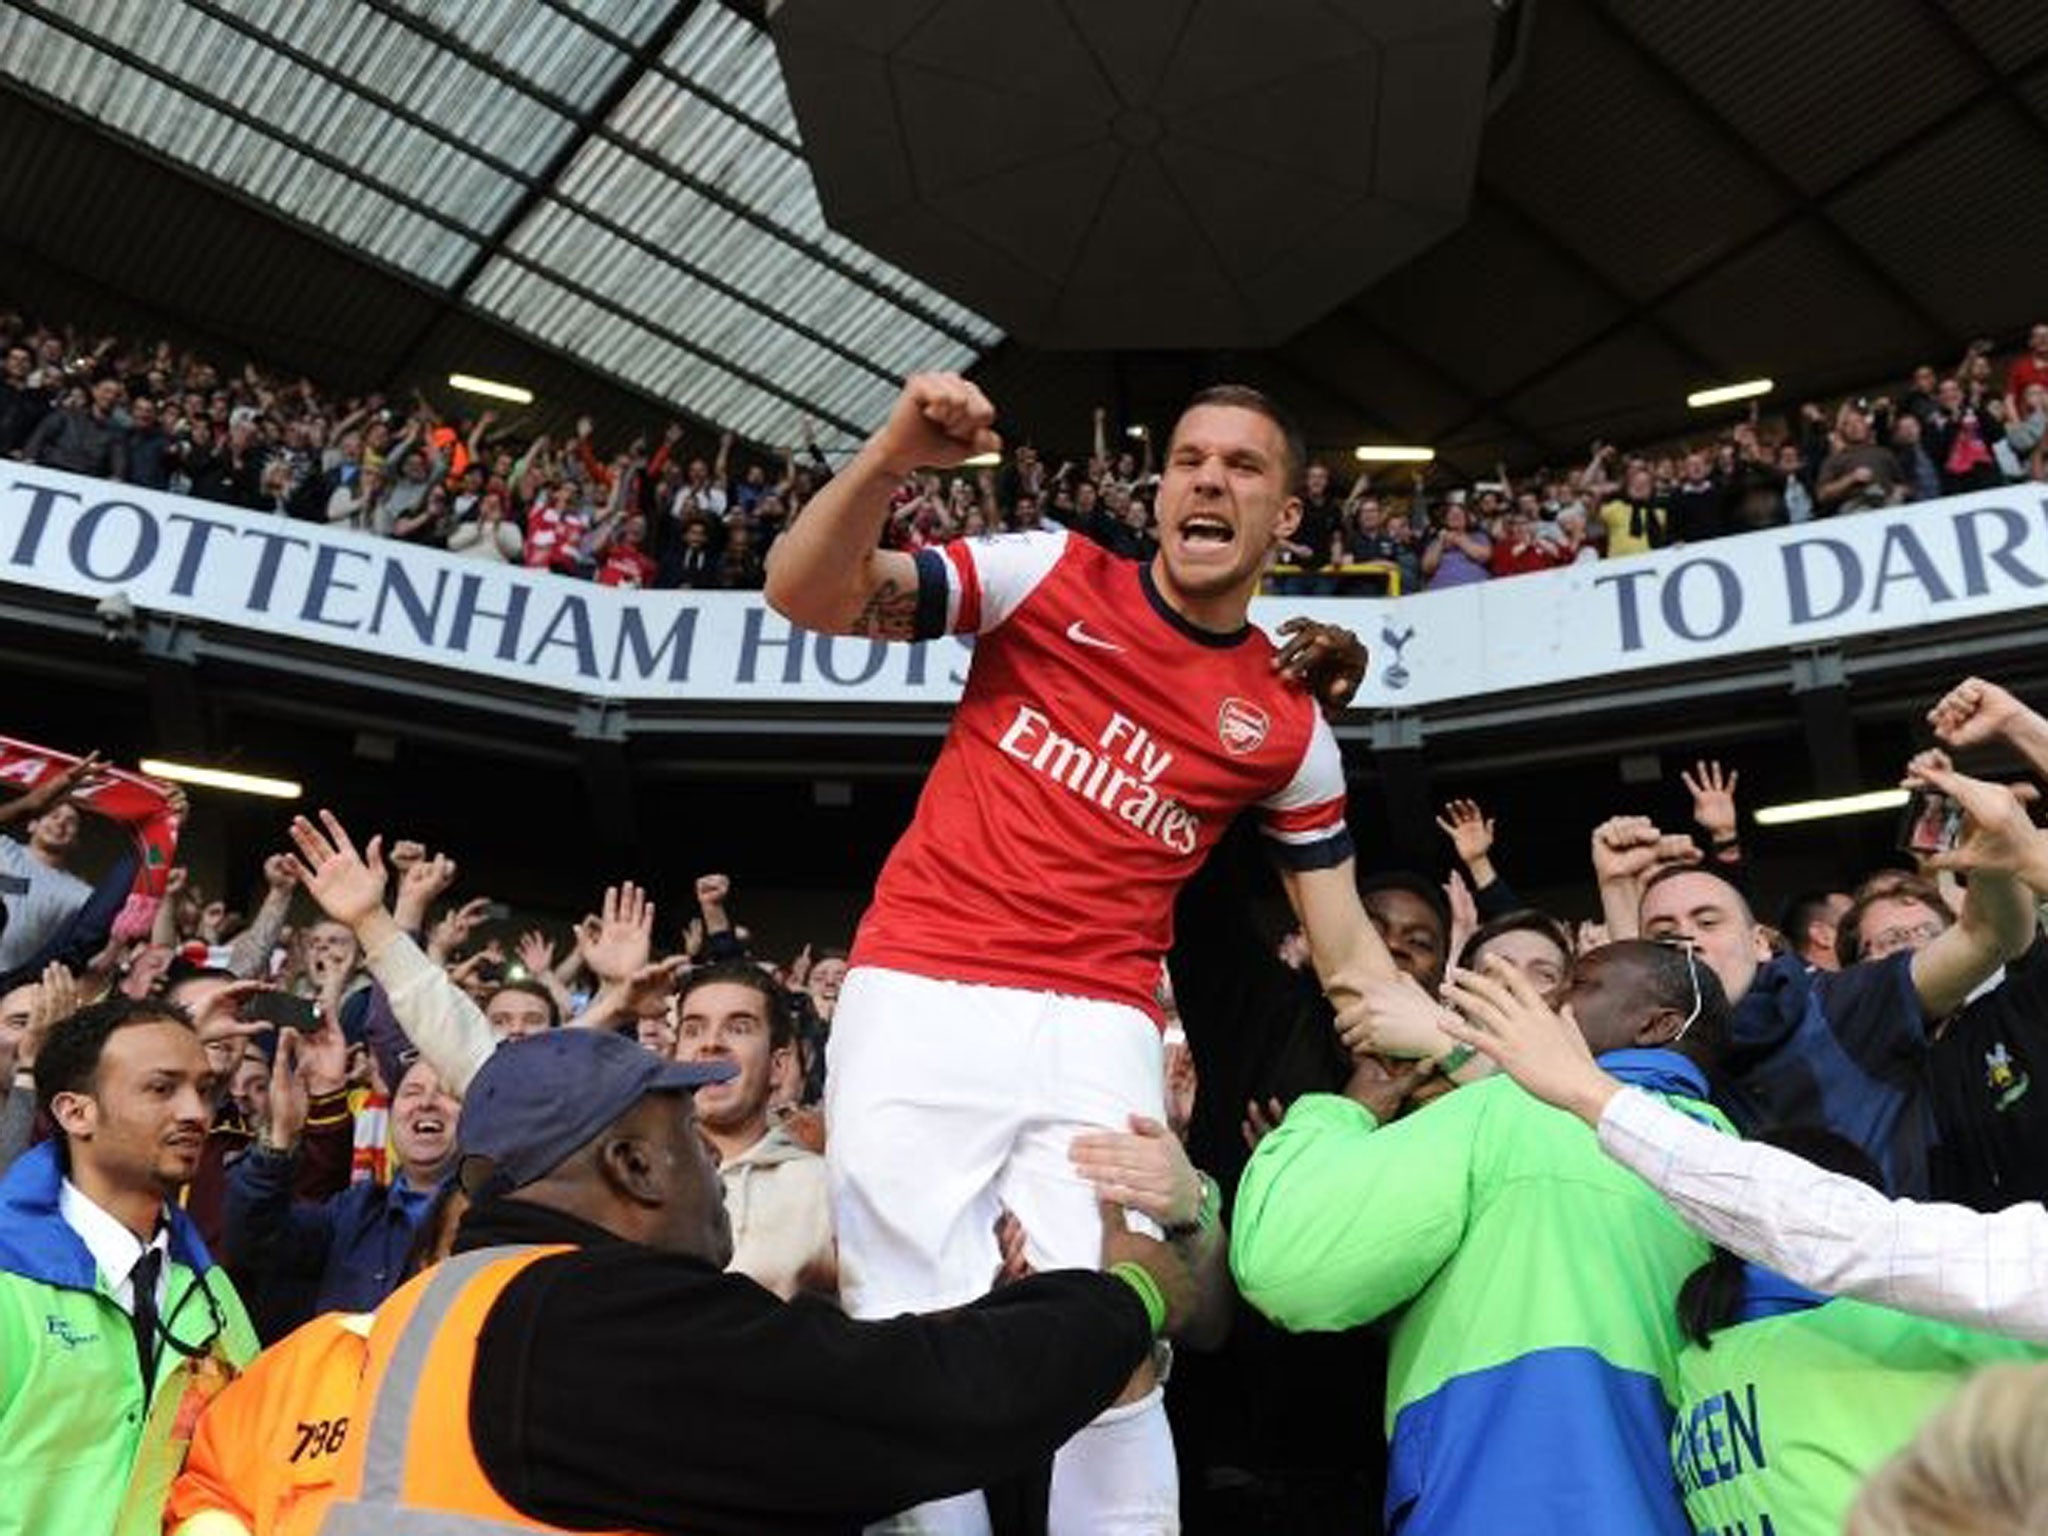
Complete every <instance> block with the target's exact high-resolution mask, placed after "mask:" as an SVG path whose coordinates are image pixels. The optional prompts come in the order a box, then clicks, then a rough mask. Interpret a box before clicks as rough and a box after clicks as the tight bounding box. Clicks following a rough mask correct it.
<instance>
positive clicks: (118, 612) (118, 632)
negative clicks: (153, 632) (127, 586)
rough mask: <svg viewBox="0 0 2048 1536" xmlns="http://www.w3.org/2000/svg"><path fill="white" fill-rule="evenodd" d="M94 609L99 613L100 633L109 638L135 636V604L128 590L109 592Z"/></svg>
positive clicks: (130, 637)
mask: <svg viewBox="0 0 2048 1536" xmlns="http://www.w3.org/2000/svg"><path fill="white" fill-rule="evenodd" d="M92 611H93V612H94V613H95V614H96V615H98V617H99V621H100V633H101V634H102V635H104V636H105V637H106V638H107V639H109V640H133V639H134V638H135V604H134V602H133V601H131V600H130V598H129V596H128V594H127V593H126V592H109V593H108V594H107V595H106V596H105V597H103V598H101V599H100V600H99V601H98V602H97V603H95V604H93V609H92Z"/></svg>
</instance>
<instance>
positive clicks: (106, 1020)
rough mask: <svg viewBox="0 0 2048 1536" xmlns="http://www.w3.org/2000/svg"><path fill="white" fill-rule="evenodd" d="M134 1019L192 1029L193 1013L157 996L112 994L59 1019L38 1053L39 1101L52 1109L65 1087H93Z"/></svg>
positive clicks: (82, 1089) (88, 1089)
mask: <svg viewBox="0 0 2048 1536" xmlns="http://www.w3.org/2000/svg"><path fill="white" fill-rule="evenodd" d="M131 1024H180V1025H183V1026H184V1027H185V1028H186V1029H191V1028H192V1027H193V1026H192V1015H191V1014H189V1013H187V1012H186V1011H185V1010H184V1009H183V1008H180V1007H179V1006H178V1005H177V1004H176V1003H167V1002H165V1001H164V1000H163V999H162V998H157V997H125V996H123V995H122V994H120V993H118V992H116V993H115V994H114V995H113V996H112V997H109V998H106V999H104V1000H102V1001H100V1002H97V1003H89V1004H87V1005H86V1006H85V1007H83V1008H81V1009H79V1010H78V1011H77V1012H76V1013H74V1014H72V1015H70V1016H69V1017H68V1018H62V1019H59V1020H58V1021H57V1022H56V1024H55V1026H54V1027H52V1029H51V1030H50V1037H49V1039H47V1040H45V1041H44V1042H43V1048H42V1049H41V1050H40V1051H38V1052H37V1053H36V1068H35V1072H36V1102H37V1103H38V1104H39V1105H41V1106H42V1107H43V1109H44V1110H45V1111H47V1110H48V1109H49V1107H50V1104H51V1102H52V1101H53V1100H54V1099H55V1098H56V1097H57V1095H58V1094H60V1093H91V1092H92V1091H93V1086H94V1083H95V1081H96V1079H97V1078H98V1077H99V1071H100V1056H101V1054H102V1053H103V1052H104V1051H105V1050H106V1048H107V1041H108V1040H109V1039H110V1038H112V1036H113V1034H114V1032H115V1031H116V1030H121V1029H126V1028H127V1027H128V1026H129V1025H131Z"/></svg>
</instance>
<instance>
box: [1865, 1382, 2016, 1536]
mask: <svg viewBox="0 0 2048 1536" xmlns="http://www.w3.org/2000/svg"><path fill="white" fill-rule="evenodd" d="M2036 1531H2048V1365H1994V1366H1989V1367H1987V1368H1985V1369H1984V1370H1982V1371H1979V1372H1978V1373H1977V1374H1976V1375H1975V1376H1973V1377H1971V1378H1970V1380H1969V1383H1968V1384H1967V1385H1966V1386H1964V1388H1963V1389H1962V1390H1961V1391H1960V1392H1958V1393H1957V1394H1956V1395H1955V1396H1954V1397H1953V1398H1951V1399H1949V1401H1948V1403H1947V1404H1946V1405H1945V1406H1944V1407H1943V1408H1942V1409H1941V1411H1940V1412H1938V1413H1936V1414H1935V1415H1934V1417H1933V1418H1931V1419H1929V1420H1928V1421H1927V1422H1926V1423H1925V1424H1923V1425H1922V1426H1921V1428H1920V1433H1919V1434H1917V1435H1915V1436H1914V1437H1913V1441H1912V1443H1911V1444H1910V1445H1908V1446H1907V1447H1906V1448H1905V1449H1904V1450H1902V1451H1900V1452H1899V1453H1898V1454H1897V1455H1896V1456H1894V1457H1892V1459H1891V1460H1890V1461H1888V1462H1886V1463H1885V1464H1884V1465H1883V1466H1881V1467H1879V1468H1878V1469H1877V1471H1876V1472H1875V1473H1873V1474H1872V1475H1871V1477H1870V1479H1869V1481H1867V1482H1866V1483H1864V1485H1863V1491H1862V1492H1861V1493H1860V1494H1858V1495H1857V1498H1856V1503H1855V1505H1854V1506H1853V1507H1852V1508H1851V1509H1850V1511H1849V1524H1848V1536H2029V1533H2031V1532H2036Z"/></svg>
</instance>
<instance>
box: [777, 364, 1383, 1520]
mask: <svg viewBox="0 0 2048 1536" xmlns="http://www.w3.org/2000/svg"><path fill="white" fill-rule="evenodd" d="M994 421H995V410H994V408H993V407H992V406H991V405H990V403H989V401H988V400H987V398H986V397H984V396H983V394H982V393H981V391H980V390H979V389H978V388H976V387H975V386H974V385H973V384H972V383H970V382H968V381H967V380H966V379H964V378H961V377H959V376H957V375H953V374H921V375H917V376H914V377H912V378H911V379H910V380H908V381H907V382H906V384H905V386H904V388H903V392H902V394H901V396H900V397H899V398H898V400H897V402H896V404H895V406H894V408H893V409H892V411H891V413H890V416H889V419H888V421H887V422H886V423H884V424H883V426H882V427H881V428H880V429H879V430H878V431H877V432H876V433H875V434H874V436H873V437H871V438H870V439H869V440H868V441H867V442H866V443H865V444H864V445H863V446H862V448H861V449H860V451H859V452H858V454H856V456H855V457H854V459H853V460H852V462H851V463H850V464H848V465H847V467H846V468H845V469H843V470H842V471H841V472H840V473H839V474H837V475H835V476H834V477H833V478H832V480H831V481H830V482H829V483H828V484H827V485H826V486H825V488H824V489H823V490H821V491H820V492H819V493H818V494H817V496H816V497H814V498H813V499H812V500H811V502H810V503H809V504H808V505H807V506H806V507H805V508H804V511H803V514H802V516H801V517H799V518H798V519H797V521H796V522H795V524H794V525H793V526H792V527H791V528H790V530H789V532H788V533H786V534H785V535H784V536H783V537H782V538H781V539H779V540H777V541H776V543H775V546H774V548H773V549H772V551H771V552H770V555H769V560H768V582H767V597H768V601H769V602H770V603H771V604H772V605H773V606H774V607H775V608H776V609H777V610H778V611H779V612H781V613H782V614H784V615H785V616H787V617H788V618H789V619H790V620H792V621H793V622H794V623H796V624H799V625H801V626H803V627H805V628H807V629H811V630H816V631H820V632H826V633H834V634H849V635H866V636H870V637H872V638H876V639H882V640H904V641H909V640H926V639H932V638H936V637H938V636H940V635H944V634H947V633H957V634H972V635H975V636H977V637H978V638H977V640H976V642H975V649H974V660H973V664H972V666H971V668H970V670H969V673H968V678H967V685H966V690H965V693H964V695H963V697H962V699H961V701H960V705H959V708H958V711H957V713H956V714H955V716H954V720H953V724H952V728H951V731H950V733H949V734H948V736H947V739H946V743H945V746H944V748H943V749H942V750H941V752H940V754H939V758H938V761H937V763H936V764H935V765H934V767H933V769H932V771H931V775H930V777H929V779H928V780H927V782H926V785H925V788H924V792H923V794H922V796H921V798H920V800H919V802H918V807H917V813H916V815H915V817H914V818H913V820H912V823H911V825H910V827H909V829H908V830H907V831H906V832H905V833H904V835H903V837H902V839H901V840H900V841H899V842H898V843H897V845H896V847H895V850H894V851H893V852H892V853H891V855H890V857H889V860H888V863H887V865H886V866H885V867H884V869H883V871H882V875H881V878H880V879H879V880H878V882H877V883H876V887H875V894H874V900H873V903H872V905H871V906H870V907H869V909H868V911H867V913H866V915H865V916H864V917H863V919H862V921H861V926H860V931H859V935H858V937H857V939H856V941H855V944H854V951H853V957H852V965H851V969H850V970H849V972H848V974H847V978H846V983H845V987H844V989H843V990H842V992H841V994H840V998H839V1006H838V1013H837V1016H836V1018H835V1019H834V1022H833V1030H832V1071H831V1074H830V1076H829V1077H828V1079H827V1083H826V1114H827V1121H828V1124H829V1126H830V1136H829V1138H828V1141H827V1157H828V1159H829V1163H830V1173H831V1183H832V1191H833V1204H834V1210H835V1215H836V1217H837V1221H838V1231H839V1251H840V1272H841V1287H842V1299H843V1301H844V1303H845V1305H846V1307H847V1310H848V1311H849V1312H850V1313H852V1314H853V1315H854V1316H857V1317H888V1316H893V1315H895V1314H897V1313H900V1312H905V1311H932V1310H936V1309H940V1308H945V1307H951V1306H956V1305H959V1304H960V1303H962V1302H965V1301H967V1300H970V1299H972V1298H973V1297H975V1296H978V1295H980V1294H982V1293H983V1292H985V1291H986V1290H987V1289H988V1286H989V1282H990V1277H991V1275H992V1274H993V1273H994V1271H995V1269H996V1264H997V1248H996V1240H995V1237H994V1227H995V1223H996V1220H997V1218H998V1216H999V1214H1000V1212H1001V1211H1002V1210H1003V1209H1004V1208H1007V1209H1008V1210H1010V1211H1012V1212H1014V1213H1015V1215H1016V1216H1017V1218H1018V1220H1019V1221H1020V1222H1021V1223H1022V1226H1023V1228H1024V1230H1025V1232H1026V1233H1027V1234H1028V1235H1029V1243H1030V1249H1029V1257H1030V1259H1031V1261H1032V1263H1033V1264H1034V1265H1035V1266H1037V1267H1042V1268H1054V1267H1076V1266H1088V1267H1094V1266H1095V1265H1096V1264H1097V1262H1098V1260H1099V1257H1100V1247H1101V1232H1102V1228H1101V1219H1100V1217H1099V1215H1098V1213H1097V1208H1096V1204H1095V1198H1094V1195H1093V1193H1092V1191H1091V1189H1090V1187H1089V1186H1088V1185H1087V1184H1086V1183H1084V1182H1083V1181H1082V1180H1081V1179H1080V1178H1079V1177H1078V1176H1077V1174H1076V1173H1075V1171H1074V1170H1073V1168H1072V1166H1071V1164H1070V1162H1069V1159H1068V1145H1069V1143H1070V1142H1071V1141H1072V1140H1073V1138H1074V1137H1075V1136H1076V1135H1078V1134H1081V1133H1083V1132H1086V1131H1093V1130H1100V1129H1105V1128H1106V1129H1110V1130H1115V1131H1123V1130H1126V1129H1127V1128H1128V1127H1129V1123H1130V1117H1131V1116H1132V1115H1134V1114H1138V1115H1145V1116H1148V1117H1151V1118H1152V1119H1154V1120H1163V1119H1164V1118H1165V1114H1164V1105H1163V1102H1162V1101H1163V1084H1162V1071H1161V1042H1160V1034H1159V1014H1158V1008H1157V1004H1156V1002H1155V1000H1154V993H1155V988H1156V985H1157V982H1158V978H1159V973H1160V964H1161V960H1162V958H1163V956H1164V955H1165V954H1166V951H1167V949H1168V947H1169V945H1170V943H1171V940H1172V914H1173V902H1174V897H1175V895H1176V893H1177V892H1178V890H1179V888H1180V886H1181V885H1182V883H1183V882H1184V881H1186V880H1187V879H1188V877H1189V876H1190V875H1191V874H1193V873H1194V871H1195V870H1196V868H1197V867H1198V866H1199V865H1200V863H1201V861H1202V860H1203V858H1204V857H1205V856H1206V855H1207V853H1208V850H1209V849H1210V847H1211V846H1212V845H1213V844H1214V843H1215V841H1216V839H1217V838H1218V837H1219V836H1220V835H1221V834H1222V832H1223V831H1224V829H1225V828H1226V827H1227V826H1228V824H1229V823H1230V821H1231V820H1232V819H1233V818H1234V817H1235V816H1236V815H1237V814H1238V813H1239V812H1240V811H1244V810H1252V811H1253V812H1254V813H1255V814H1256V815H1257V816H1258V818H1259V820H1260V825H1261V827H1262V829H1263V831H1264V832H1265V834H1266V837H1267V839H1268V843H1269V846H1270V848H1271V850H1272V853H1273V855H1274V858H1275V860H1276V861H1277V863H1278V865H1279V867H1280V870H1281V876H1282V883H1283V885H1284V887H1285V889H1286V891H1287V895H1288V898H1289V900H1290V901H1291V902H1292V903H1293V905H1294V908H1295V911H1296V913H1297V915H1298V916H1299V918H1300V920H1301V923H1302V927H1303V930H1304V931H1305V933H1306V934H1307V936H1308V940H1309V944H1310V948H1311V952H1312V956H1313V960H1314V964H1315V968H1316V972H1317V975H1318V977H1319V979H1320V980H1321V983H1322V985H1323V988H1324V990H1325V991H1326V992H1327V993H1328V994H1329V996H1330V997H1331V999H1332V1001H1333V1002H1334V1003H1335V1004H1337V1006H1338V1007H1339V1009H1340V1011H1341V1010H1342V1009H1343V1008H1344V1007H1345V1006H1346V1005H1347V1004H1350V1003H1352V1002H1354V1001H1355V1000H1356V998H1357V996H1358V994H1359V991H1360V989H1361V988H1362V986H1363V985H1364V984H1365V982H1367V981H1368V980H1369V979H1371V978H1373V977H1375V976H1390V975H1391V974H1392V970H1393V967H1392V962H1391V961H1390V960H1389V959H1388V957H1387V954H1386V951H1385V949H1384V948H1383V947H1382V945H1381V944H1380V941H1379V939H1378V936H1377V935H1376V934H1375V932H1374V930H1373V928H1372V925H1371V923H1370V921H1369V920H1368V919H1367V917H1366V915H1365V912H1364V909H1363V907H1362V906H1361V904H1360V902H1359V899H1358V892H1357V885H1356V882H1355V879H1354V872H1353V858H1352V846H1351V839H1350V835H1349V833H1348V831H1347V829H1346V825H1345V815H1344V809H1345V805H1344V799H1345V797H1344V774H1343V766H1342V762H1341V760H1340V757H1339V754H1338V748H1337V743H1336V739H1335V737H1334V736H1333V735H1332V734H1331V732H1330V729H1329V727H1328V725H1327V724H1325V723H1324V721H1323V719H1322V716H1321V714H1320V713H1319V711H1318V710H1317V708H1316V705H1315V702H1314V700H1313V699H1312V698H1311V697H1310V696H1309V694H1308V693H1307V692H1306V691H1304V690H1303V689H1301V688H1299V687H1298V686H1296V685H1294V684H1293V683H1291V682H1289V681H1288V680H1287V679H1285V678H1283V677H1282V676H1281V675H1280V674H1279V671H1278V669H1277V668H1276V667H1275V665H1274V656H1275V652H1274V648H1273V646H1272V644H1271V643H1270V642H1269V641H1268V640H1267V638H1266V636H1265V635H1264V633H1263V632H1261V631H1260V630H1258V629H1257V628H1255V627H1254V626H1253V625H1252V624H1251V622H1250V611H1251V599H1252V595H1253V593H1254V592H1256V590H1257V589H1258V585H1259V580H1260V577H1261V575H1262V574H1263V572H1264V569H1265V566H1266V563H1267V560H1268V557H1269V555H1270V554H1271V552H1272V550H1273V548H1274V545H1275V544H1276V543H1277V541H1278V540H1280V539H1281V538H1283V537H1285V536H1286V535H1287V534H1289V533H1290V532H1291V531H1292V530H1293V528H1294V526H1295V523H1296V521H1297V520H1298V518H1299V516H1300V511H1301V506H1300V502H1299V501H1298V500H1297V499H1296V498H1295V496H1294V486H1295V483H1296V480H1297V478H1298V476H1299V475H1300V473H1301V470H1302V467H1303V459H1304V453H1303V449H1302V446H1301V441H1300V438H1299V435H1298V434H1297V433H1296V432H1295V431H1294V429H1293V428H1292V426H1291V425H1290V424H1289V423H1288V421H1287V420H1286V419H1285V418H1284V417H1283V416H1282V415H1281V413H1280V411H1279V409H1278V408H1277V407H1276V406H1275V405H1274V404H1273V402H1272V401H1270V400H1269V399H1267V398H1266V397H1265V396H1264V395H1263V394H1261V393H1259V392H1258V391H1256V390H1252V389H1248V388H1244V387H1241V386H1236V385H1222V386H1217V387H1214V388H1211V389H1207V390H1204V391H1203V392H1201V393H1200V394H1198V395H1197V396H1196V397H1195V398H1194V400H1193V401H1192V402H1191V403H1190V404H1189V406H1188V407H1187V409H1186V410H1185V411H1184V412H1183V414H1182V415H1181V417H1180V420H1179V421H1178V422H1177V423H1176V425H1175V427H1174V430H1173V433H1172V436H1171V439H1170V440H1169V443H1168V447H1167V454H1166V461H1165V467H1164V470H1163V473H1162V477H1161V482H1160V488H1159V497H1158V505H1157V516H1158V522H1159V550H1158V553H1157V554H1156V555H1155V556H1154V557H1153V558H1152V559H1151V560H1150V561H1149V562H1146V563H1142V564H1141V563H1135V562H1132V561H1130V560H1127V559H1124V558H1122V557H1120V556H1117V555H1113V554H1111V553H1109V552H1108V551H1106V550H1104V549H1102V548H1100V547H1099V546H1098V545H1096V544H1094V543H1092V542H1090V541H1089V540H1087V539H1084V538H1081V537H1078V536H1074V535H1070V534H1067V533H1065V532H1060V531H1042V532H1033V533H1022V534H1011V535H997V536H993V537H986V538H978V539H970V540H959V541H955V542H953V543H950V544H947V545H944V546H942V547H940V548H936V549H927V550H922V551H920V552H918V553H917V554H915V555H912V554H908V553H905V552H901V551H895V550H885V549H881V548H878V547H877V546H878V543H879V540H880V537H881V533H882V529H883V526H884V524H885V522H886V520H887V517H888V513H889V498H890V494H891V492H892V491H893V490H894V489H895V488H896V487H897V485H898V484H899V483H900V482H901V480H902V478H903V476H905V475H906V474H908V473H910V472H912V471H913V470H917V469H921V468H950V467H953V466H955V465H958V464H959V463H960V462H961V461H963V460H965V459H967V458H969V457H971V456H974V455H977V454H981V453H986V452H989V451H991V450H994V449H997V448H998V447H999V446H1000V443H999V440H998V438H997V436H996V433H995V430H994ZM1051 1498H1052V1502H1051V1510H1050V1525H1049V1529H1050V1531H1051V1532H1052V1536H1063V1533H1080V1532H1088V1533H1091V1536H1093V1533H1102V1532H1131V1533H1139V1532H1143V1533H1148V1536H1149V1533H1156V1532H1161V1531H1170V1530H1176V1529H1178V1515H1177V1513H1176V1505H1177V1489H1176V1486H1175V1474H1174V1462H1173V1448H1172V1441H1171V1437H1170V1434H1169V1432H1168V1430H1167V1426H1166V1417H1165V1412H1164V1408H1163V1406H1162V1404H1161V1400H1160V1393H1159V1391H1158V1389H1157V1387H1156V1385H1154V1384H1152V1383H1151V1382H1150V1381H1149V1379H1141V1380H1139V1381H1137V1382H1134V1384H1133V1389H1132V1391H1131V1392H1129V1393H1127V1394H1126V1397H1125V1400H1124V1401H1122V1402H1120V1403H1119V1404H1118V1405H1117V1406H1115V1407H1112V1408H1110V1409H1109V1410H1107V1411H1106V1412H1105V1413H1104V1414H1103V1415H1102V1416H1101V1417H1100V1418H1098V1419H1097V1420H1096V1421H1095V1422H1094V1423H1093V1424H1091V1425H1090V1426H1089V1427H1088V1428H1087V1429H1085V1430H1083V1431H1082V1432H1081V1433H1080V1434H1078V1435H1076V1436H1075V1437H1074V1438H1073V1439H1072V1440H1070V1441H1069V1442H1068V1443H1067V1444H1066V1445H1065V1446H1064V1447H1062V1448H1061V1450H1060V1452H1059V1455H1058V1457H1057V1458H1056V1459H1055V1463H1054V1470H1053V1482H1052V1495H1051ZM910 1523H911V1525H912V1527H913V1528H914V1529H917V1530H920V1531H929V1532H941V1531H943V1532H979V1531H985V1530H986V1529H987V1516H986V1513H985V1510H984V1508H983V1504H982V1500H981V1498H980V1496H979V1495H978V1494H969V1495H965V1496H963V1497H962V1498H959V1499H954V1500H947V1501H944V1502H943V1503H942V1504H938V1505H925V1506H922V1507H921V1508H920V1509H919V1510H917V1511H914V1512H912V1515H911V1517H910Z"/></svg>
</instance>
